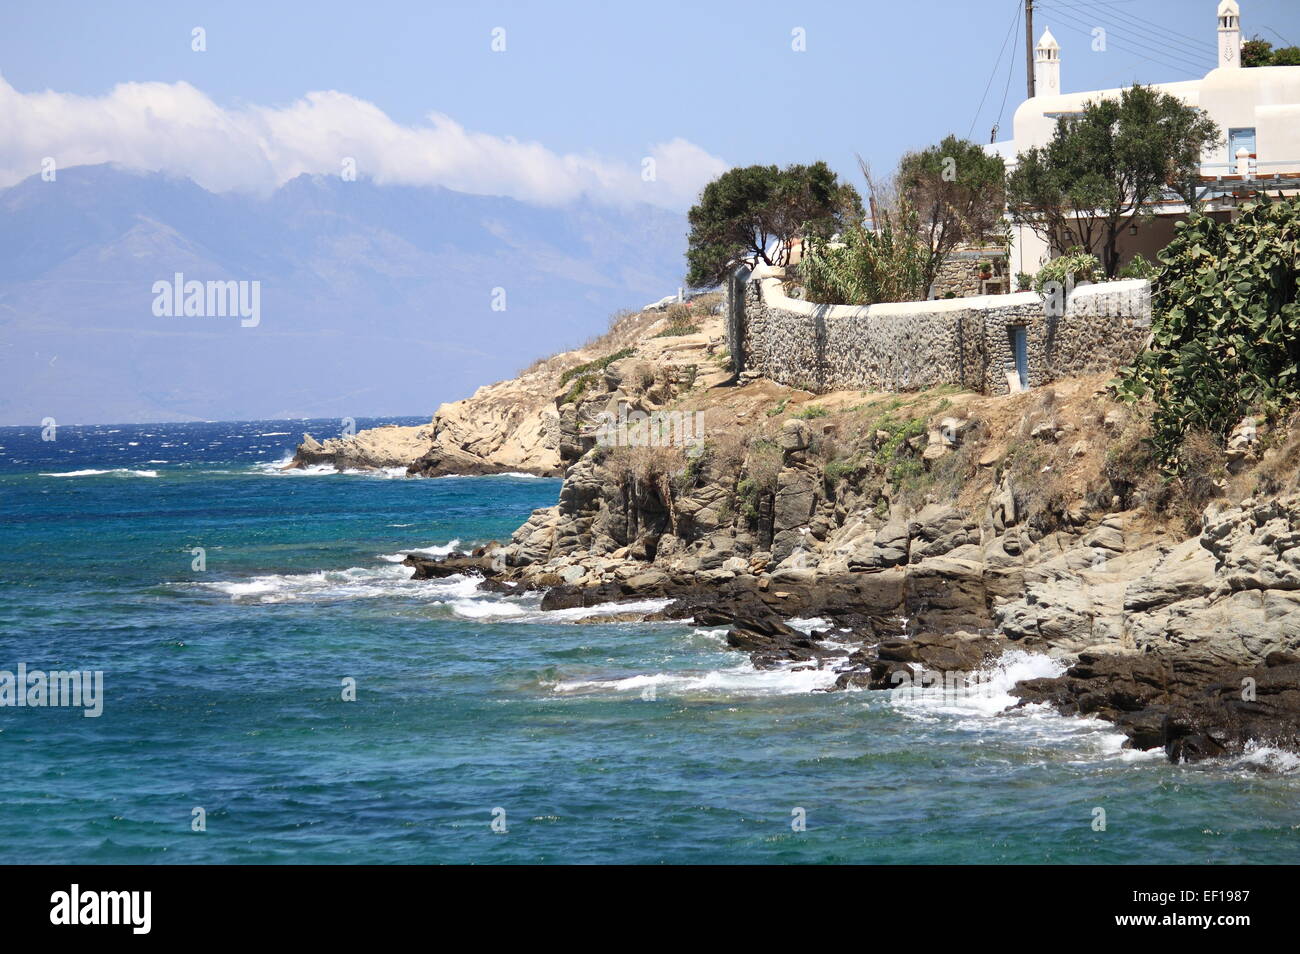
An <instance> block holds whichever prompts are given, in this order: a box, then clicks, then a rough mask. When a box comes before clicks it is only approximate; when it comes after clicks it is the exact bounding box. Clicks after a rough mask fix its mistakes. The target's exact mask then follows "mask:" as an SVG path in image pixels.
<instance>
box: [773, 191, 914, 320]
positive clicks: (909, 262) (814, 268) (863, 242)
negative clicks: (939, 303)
mask: <svg viewBox="0 0 1300 954" xmlns="http://www.w3.org/2000/svg"><path fill="white" fill-rule="evenodd" d="M878 225H879V228H877V229H876V230H875V231H873V230H871V229H869V228H867V227H866V225H865V224H863V223H861V222H859V223H857V224H855V225H852V226H850V227H848V228H847V229H845V231H844V233H843V235H842V237H841V240H840V241H839V242H837V243H834V244H831V243H827V242H822V241H817V240H815V239H810V240H808V241H806V242H805V243H804V251H803V261H802V262H801V263H800V265H799V273H800V276H801V277H802V278H803V283H804V292H805V295H806V296H807V298H808V300H809V301H813V302H821V303H830V304H845V305H870V304H874V303H876V302H882V301H919V300H922V299H924V298H925V297H926V295H927V293H928V291H929V287H930V286H929V284H928V283H927V282H926V280H925V270H926V267H927V261H928V256H929V252H928V250H927V247H926V245H925V242H924V241H923V239H922V237H921V232H920V224H919V219H918V217H917V215H916V213H915V212H914V211H913V210H912V209H911V208H910V207H907V206H902V207H900V209H899V210H898V211H897V212H896V213H894V214H891V213H888V212H886V213H881V216H880V222H879V223H878Z"/></svg>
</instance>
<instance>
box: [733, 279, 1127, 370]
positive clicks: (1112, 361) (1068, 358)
mask: <svg viewBox="0 0 1300 954" xmlns="http://www.w3.org/2000/svg"><path fill="white" fill-rule="evenodd" d="M780 274H781V273H780V270H779V269H772V268H769V267H766V266H760V267H758V268H756V269H755V270H754V271H753V273H752V274H750V275H748V276H744V275H737V276H736V277H735V278H734V279H733V280H732V281H729V282H728V283H727V292H728V301H727V315H728V322H727V324H728V338H729V347H730V350H731V354H732V358H733V362H734V363H735V367H736V370H737V371H742V370H753V371H757V372H759V373H761V374H763V375H764V376H765V377H768V378H771V379H772V380H774V381H776V382H778V383H780V384H785V385H789V386H791V387H798V388H803V389H805V390H809V391H813V392H817V393H820V392H825V391H857V390H861V391H910V390H919V389H923V388H930V387H935V386H937V385H941V384H960V385H962V386H963V387H968V388H972V389H974V390H980V391H984V392H986V393H989V394H1005V393H1007V392H1008V390H1010V385H1009V384H1008V380H1007V375H1008V373H1012V372H1014V371H1015V359H1014V354H1013V350H1012V329H1013V328H1015V327H1018V326H1024V328H1025V330H1026V337H1027V343H1028V357H1029V367H1028V371H1029V385H1030V387H1037V386H1039V385H1041V384H1046V383H1047V382H1048V381H1051V380H1054V379H1055V378H1058V377H1064V376H1067V375H1073V374H1081V373H1084V372H1088V371H1095V370H1103V369H1106V368H1112V367H1117V366H1119V365H1120V364H1123V363H1125V362H1127V361H1129V360H1130V359H1131V358H1132V357H1133V355H1134V354H1136V353H1137V351H1138V350H1139V349H1140V348H1141V347H1142V345H1143V343H1144V342H1145V340H1146V335H1147V332H1148V326H1149V325H1150V316H1151V305H1150V286H1149V284H1148V283H1147V282H1145V281H1125V282H1108V283H1105V284H1101V285H1084V286H1081V287H1079V288H1077V289H1075V290H1074V291H1073V293H1072V294H1070V295H1069V296H1068V299H1067V301H1066V303H1065V305H1064V308H1061V307H1056V308H1052V307H1049V306H1050V304H1051V303H1050V302H1045V301H1044V299H1043V297H1042V296H1040V295H1038V294H1035V293H1033V292H1020V293H1017V294H1013V295H989V296H982V297H973V298H955V299H940V300H935V301H923V302H902V303H886V304H878V305H866V306H854V305H815V304H812V303H811V302H805V301H799V300H796V299H793V298H790V297H788V296H787V295H786V294H785V293H784V291H783V290H782V287H781V281H780ZM1058 313H1059V314H1058Z"/></svg>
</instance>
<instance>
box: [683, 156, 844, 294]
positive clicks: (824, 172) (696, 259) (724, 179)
mask: <svg viewBox="0 0 1300 954" xmlns="http://www.w3.org/2000/svg"><path fill="white" fill-rule="evenodd" d="M861 215H862V200H861V198H860V197H859V196H858V193H857V191H856V190H855V189H854V188H853V187H852V186H850V185H845V184H842V183H841V182H840V181H839V179H838V178H837V176H836V175H835V173H834V172H832V171H831V169H830V167H829V166H828V165H826V163H824V162H815V163H813V164H812V165H810V166H802V165H792V166H786V167H785V168H784V169H778V168H777V167H776V166H744V167H742V168H737V169H730V170H728V171H727V172H724V173H723V174H722V175H721V176H719V177H718V178H717V179H715V180H713V181H712V182H710V183H709V184H708V185H707V186H705V187H704V191H703V192H702V193H701V194H700V201H699V202H698V203H697V204H696V205H695V206H694V207H693V208H692V209H691V211H690V213H689V214H688V216H687V218H688V220H689V221H690V224H691V232H690V237H689V239H688V246H687V250H686V262H687V265H688V266H689V268H688V272H687V275H686V281H687V283H688V284H690V285H691V287H693V288H704V287H708V286H711V285H717V284H718V283H719V282H721V281H722V280H723V278H725V277H726V275H727V272H728V271H729V270H730V268H731V267H732V265H733V264H735V263H737V262H742V261H743V262H748V263H750V264H756V263H758V262H764V263H766V264H768V265H785V264H786V263H787V262H788V261H789V260H790V248H791V245H792V243H793V241H794V239H795V238H797V237H799V236H803V237H814V238H815V237H819V236H820V237H825V236H829V235H832V234H834V233H835V232H837V231H839V230H840V229H841V228H843V227H844V225H845V224H846V223H847V222H849V221H853V220H854V219H855V218H860V217H861ZM773 243H775V248H776V251H775V254H771V249H772V247H773Z"/></svg>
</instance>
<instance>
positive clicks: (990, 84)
mask: <svg viewBox="0 0 1300 954" xmlns="http://www.w3.org/2000/svg"><path fill="white" fill-rule="evenodd" d="M1015 2H1016V13H1015V16H1013V17H1012V18H1011V26H1010V28H1008V30H1007V35H1006V36H1004V37H1003V38H1002V47H1001V49H999V50H998V58H997V62H996V63H994V64H993V72H991V73H989V81H988V82H987V83H985V84H984V95H983V96H981V97H980V104H979V106H978V107H977V108H976V110H975V115H974V116H973V117H972V118H971V121H970V131H969V132H968V133H966V138H967V139H970V137H971V136H973V135H975V124H976V123H977V122H979V120H980V113H982V112H983V111H984V101H985V100H987V99H988V96H989V90H990V89H992V88H993V78H994V77H995V76H997V75H998V67H1000V66H1001V65H1002V55H1003V54H1004V53H1005V52H1006V51H1007V41H1008V40H1010V39H1011V34H1012V33H1013V32H1014V31H1015V29H1016V24H1017V23H1019V22H1020V0H1015Z"/></svg>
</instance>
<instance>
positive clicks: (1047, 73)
mask: <svg viewBox="0 0 1300 954" xmlns="http://www.w3.org/2000/svg"><path fill="white" fill-rule="evenodd" d="M1060 92H1061V44H1059V43H1057V42H1056V37H1054V36H1052V31H1051V30H1044V31H1043V36H1042V38H1041V39H1040V40H1039V41H1038V46H1036V47H1034V95H1035V96H1057V95H1059V94H1060Z"/></svg>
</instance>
